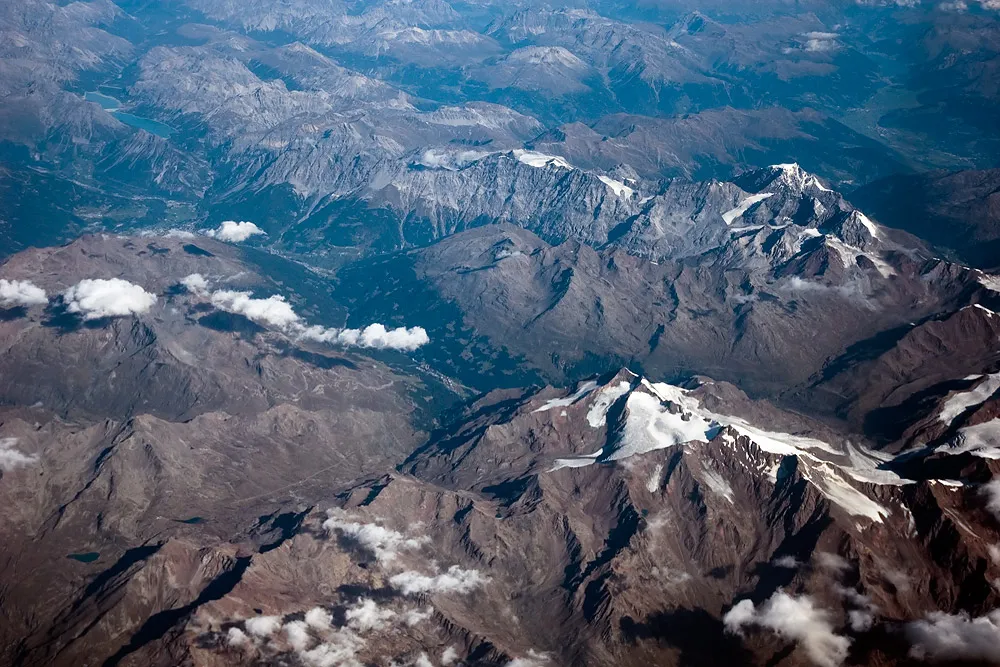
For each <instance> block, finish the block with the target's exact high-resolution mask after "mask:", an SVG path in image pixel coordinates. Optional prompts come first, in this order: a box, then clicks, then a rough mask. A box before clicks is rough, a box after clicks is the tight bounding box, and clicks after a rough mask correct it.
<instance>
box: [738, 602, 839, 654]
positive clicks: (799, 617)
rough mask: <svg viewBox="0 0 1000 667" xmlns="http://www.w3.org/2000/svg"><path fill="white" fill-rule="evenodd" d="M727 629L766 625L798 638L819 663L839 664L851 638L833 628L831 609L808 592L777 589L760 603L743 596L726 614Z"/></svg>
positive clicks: (778, 632)
mask: <svg viewBox="0 0 1000 667" xmlns="http://www.w3.org/2000/svg"><path fill="white" fill-rule="evenodd" d="M722 620H723V623H724V624H725V626H726V630H728V631H729V632H733V633H736V634H742V632H743V629H744V628H745V627H747V626H758V627H762V628H767V629H769V630H771V631H773V632H775V633H777V634H778V635H780V636H782V637H785V638H787V639H790V640H793V641H795V642H797V643H798V644H799V645H800V646H801V647H802V648H803V649H804V650H805V652H806V654H807V655H808V656H809V659H810V660H812V662H814V663H815V664H817V665H819V667H838V666H839V665H841V664H843V662H844V660H845V659H846V658H847V651H848V649H849V648H850V645H851V640H850V639H848V638H847V637H842V636H840V635H838V634H836V633H835V632H834V631H833V623H832V620H831V615H830V613H829V612H828V611H827V610H825V609H821V608H818V607H816V606H815V605H814V604H813V601H812V599H811V598H810V597H808V596H802V597H798V598H796V597H792V596H791V595H788V594H787V593H785V592H784V591H780V590H779V591H778V592H777V593H775V594H774V595H772V596H771V598H770V599H768V600H767V601H766V602H765V603H764V604H762V605H761V606H760V607H756V606H755V605H754V603H753V602H752V601H751V600H741V601H740V602H739V603H738V604H737V605H736V606H734V607H733V608H732V609H731V610H729V612H728V613H727V614H726V615H725V616H724V617H723V619H722Z"/></svg>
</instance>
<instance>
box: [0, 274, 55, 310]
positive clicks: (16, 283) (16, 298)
mask: <svg viewBox="0 0 1000 667" xmlns="http://www.w3.org/2000/svg"><path fill="white" fill-rule="evenodd" d="M48 302H49V299H48V296H46V294H45V290H43V289H42V288H41V287H38V286H37V285H35V284H34V283H33V282H31V281H30V280H6V279H4V278H0V306H6V307H11V306H40V305H42V304H45V303H48Z"/></svg>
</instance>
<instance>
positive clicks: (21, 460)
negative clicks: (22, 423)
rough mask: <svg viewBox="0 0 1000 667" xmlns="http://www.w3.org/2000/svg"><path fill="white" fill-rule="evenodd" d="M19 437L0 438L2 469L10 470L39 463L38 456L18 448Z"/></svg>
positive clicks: (0, 464)
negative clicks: (16, 446)
mask: <svg viewBox="0 0 1000 667" xmlns="http://www.w3.org/2000/svg"><path fill="white" fill-rule="evenodd" d="M16 444H17V438H0V470H3V471H5V472H10V471H11V470H14V469H15V468H21V467H24V466H30V465H32V464H34V463H38V457H37V456H34V455H30V456H29V455H28V454H24V453H22V452H20V451H18V450H17V449H15V447H14V446H15V445H16Z"/></svg>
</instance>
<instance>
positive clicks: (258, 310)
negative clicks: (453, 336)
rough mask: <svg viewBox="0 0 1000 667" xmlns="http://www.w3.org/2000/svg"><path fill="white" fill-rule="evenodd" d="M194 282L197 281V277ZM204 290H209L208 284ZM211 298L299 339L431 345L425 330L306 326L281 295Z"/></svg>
mask: <svg viewBox="0 0 1000 667" xmlns="http://www.w3.org/2000/svg"><path fill="white" fill-rule="evenodd" d="M195 276H197V277H198V278H201V276H200V274H192V275H190V276H188V277H187V278H185V279H184V280H188V279H191V278H194V277H195ZM195 281H196V282H197V278H195ZM199 285H200V283H199ZM204 287H207V283H206V284H205V285H204ZM192 291H194V290H192ZM196 293H198V292H196ZM210 298H211V302H212V305H213V306H215V307H216V308H220V309H222V310H225V311H227V312H230V313H238V314H240V315H244V316H246V317H248V318H250V319H251V320H253V321H255V322H259V323H262V324H267V325H270V326H273V327H277V328H279V329H282V330H284V331H285V332H287V333H288V334H289V335H293V336H296V337H297V338H299V339H305V340H311V341H315V342H319V343H328V344H331V345H344V346H350V347H367V348H375V349H379V350H383V349H393V350H403V351H407V352H409V351H412V350H415V349H417V348H418V347H420V346H421V345H425V344H426V343H428V342H430V338H429V337H428V336H427V331H426V330H425V329H424V328H423V327H397V328H395V329H387V328H386V327H385V325H384V324H378V323H375V324H369V325H368V326H367V327H365V328H364V329H336V328H326V327H321V326H319V325H313V326H305V325H304V324H302V319H301V318H300V317H299V316H298V314H297V313H296V312H295V310H294V309H293V308H292V306H291V304H289V303H288V302H287V301H285V297H283V296H281V295H280V294H275V295H273V296H270V297H268V298H266V299H255V298H254V297H253V293H252V292H237V291H233V290H218V291H216V292H213V293H212V294H211V297H210Z"/></svg>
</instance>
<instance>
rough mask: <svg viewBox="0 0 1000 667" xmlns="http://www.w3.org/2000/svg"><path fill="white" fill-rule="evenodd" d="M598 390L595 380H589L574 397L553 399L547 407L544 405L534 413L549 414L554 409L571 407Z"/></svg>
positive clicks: (547, 403)
mask: <svg viewBox="0 0 1000 667" xmlns="http://www.w3.org/2000/svg"><path fill="white" fill-rule="evenodd" d="M596 388H597V382H595V381H593V380H588V381H587V382H584V383H583V384H582V385H580V388H579V389H577V390H576V393H575V394H573V395H572V396H567V397H566V398H553V399H551V400H549V401H548V402H546V403H545V405H543V406H542V407H540V408H538V409H536V410H535V411H534V412H548V411H549V410H552V409H554V408H566V407H569V406H571V405H573V404H574V403H576V402H577V401H579V400H580V399H581V398H583V397H584V396H586V395H587V394H589V393H590V392H592V391H593V390H594V389H596Z"/></svg>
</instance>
